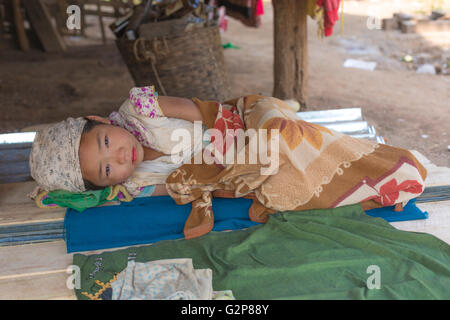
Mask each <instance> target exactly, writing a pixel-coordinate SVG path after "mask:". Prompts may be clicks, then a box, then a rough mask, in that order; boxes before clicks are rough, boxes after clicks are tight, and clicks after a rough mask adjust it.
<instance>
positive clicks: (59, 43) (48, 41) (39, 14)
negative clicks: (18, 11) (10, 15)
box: [23, 0, 66, 52]
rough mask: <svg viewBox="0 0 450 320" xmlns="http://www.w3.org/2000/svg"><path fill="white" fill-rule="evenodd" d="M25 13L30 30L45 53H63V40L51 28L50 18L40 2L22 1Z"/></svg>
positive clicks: (38, 0)
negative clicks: (35, 35) (33, 32)
mask: <svg viewBox="0 0 450 320" xmlns="http://www.w3.org/2000/svg"><path fill="white" fill-rule="evenodd" d="M23 5H24V7H25V12H26V14H27V17H28V20H29V21H30V23H31V26H32V28H33V29H34V31H35V32H36V34H37V36H38V38H39V41H40V42H41V43H42V46H43V47H44V50H45V51H46V52H63V51H65V50H66V44H65V43H64V39H63V38H62V37H61V36H60V35H59V33H58V31H57V30H56V28H55V27H54V26H53V24H52V21H51V16H50V14H49V12H48V10H47V7H46V6H45V4H44V2H43V1H42V0H25V1H23Z"/></svg>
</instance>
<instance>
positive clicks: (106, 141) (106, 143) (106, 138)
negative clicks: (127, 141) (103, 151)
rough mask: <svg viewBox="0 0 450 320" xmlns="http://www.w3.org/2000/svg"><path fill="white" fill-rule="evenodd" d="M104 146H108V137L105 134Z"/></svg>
mask: <svg viewBox="0 0 450 320" xmlns="http://www.w3.org/2000/svg"><path fill="white" fill-rule="evenodd" d="M105 146H107V147H109V139H108V137H107V136H105Z"/></svg>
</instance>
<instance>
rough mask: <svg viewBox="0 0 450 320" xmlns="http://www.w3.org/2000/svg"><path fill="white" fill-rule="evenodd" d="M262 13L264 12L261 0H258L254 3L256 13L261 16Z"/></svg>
mask: <svg viewBox="0 0 450 320" xmlns="http://www.w3.org/2000/svg"><path fill="white" fill-rule="evenodd" d="M263 14H264V5H263V0H258V2H257V3H256V15H257V16H262V15H263Z"/></svg>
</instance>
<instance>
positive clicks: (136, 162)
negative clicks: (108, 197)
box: [30, 86, 426, 237]
mask: <svg viewBox="0 0 450 320" xmlns="http://www.w3.org/2000/svg"><path fill="white" fill-rule="evenodd" d="M197 121H201V123H202V126H200V127H199V126H198V122H197ZM177 129H182V130H181V132H186V133H188V135H189V136H190V137H191V138H193V139H190V140H188V141H187V140H183V143H180V139H179V136H178V138H177V137H175V139H173V138H172V134H173V133H174V131H175V130H177ZM227 129H233V130H235V131H232V132H238V131H239V129H242V130H241V131H240V132H244V131H245V132H250V131H252V130H253V131H252V132H257V133H258V134H259V132H261V131H264V130H262V129H265V132H267V136H263V138H261V137H260V136H258V139H262V140H258V141H260V142H261V141H263V142H264V141H265V142H266V144H267V145H266V149H265V150H266V155H268V157H269V159H268V158H267V157H266V159H265V160H264V161H263V160H262V159H260V158H259V157H256V158H257V159H256V162H255V161H254V162H250V163H249V162H248V161H249V160H248V159H251V158H252V154H254V153H257V152H259V153H258V155H261V154H264V152H263V151H261V150H258V151H257V152H256V151H255V149H253V145H252V143H250V142H249V141H254V140H253V139H250V138H249V139H244V140H242V141H245V142H243V144H240V142H238V137H233V136H231V139H230V137H229V131H227ZM198 130H200V132H198ZM177 132H180V130H178V131H177ZM198 135H200V136H201V137H202V138H200V139H196V138H195V137H196V136H197V137H198ZM211 136H213V138H214V139H211ZM218 141H222V142H223V141H226V142H225V143H218ZM269 141H270V143H269ZM273 141H276V143H274V144H273V145H272V142H273ZM213 142H214V143H213ZM205 146H206V147H205ZM211 146H212V148H210V147H211ZM258 146H259V145H258ZM208 148H209V149H208ZM235 148H236V149H235ZM206 149H208V150H209V151H210V153H209V154H210V155H212V158H213V160H215V161H213V162H211V161H210V162H208V161H206V162H205V161H201V160H202V159H203V158H202V157H200V162H199V161H198V158H197V157H196V156H197V155H198V154H203V156H204V155H205V152H204V151H205V150H206ZM234 150H236V156H235V155H234V154H233V155H232V156H231V159H233V160H236V159H237V158H239V157H238V156H237V154H238V153H239V152H240V154H241V155H244V159H247V160H244V162H242V161H241V162H240V161H239V160H238V161H231V162H224V159H225V158H226V156H228V154H230V153H231V152H232V151H234ZM202 151H203V152H202ZM274 155H276V157H274ZM174 159H176V160H174ZM209 159H211V157H210V158H209ZM227 159H228V158H227ZM241 159H242V158H241ZM267 159H268V160H267ZM245 161H247V162H245ZM274 163H276V165H274ZM30 169H31V175H32V177H33V178H34V179H35V180H36V181H37V183H38V184H39V185H40V187H41V188H42V189H44V190H47V191H51V190H58V189H63V190H67V191H70V192H74V193H77V192H83V191H85V190H95V189H100V188H105V187H106V186H114V185H118V184H121V185H123V186H124V187H125V188H126V190H127V191H128V192H129V193H130V194H131V195H132V196H133V197H136V196H138V195H139V193H140V192H141V191H142V190H143V189H144V188H145V187H148V186H151V188H152V189H153V193H152V195H155V196H156V195H170V196H171V197H172V198H173V199H174V200H175V201H176V203H177V204H185V203H189V202H192V211H191V215H190V216H189V218H188V221H187V222H186V226H185V235H186V237H195V236H199V235H201V234H204V233H206V232H208V231H209V230H211V229H212V226H213V215H212V209H211V197H212V196H213V195H214V196H219V197H250V198H252V199H253V200H254V201H253V205H252V207H251V208H250V211H249V216H250V219H251V220H253V221H258V222H265V221H267V219H268V216H267V215H268V214H270V213H274V212H276V211H286V210H308V209H315V208H333V207H338V206H344V205H349V204H355V203H361V204H362V206H363V208H364V209H372V208H376V207H382V206H392V205H400V206H401V205H404V204H405V203H406V202H407V201H408V200H410V199H412V198H415V197H417V196H418V195H420V194H421V193H422V192H423V186H424V180H425V178H426V170H425V168H424V167H423V166H422V165H421V164H420V163H419V162H418V161H417V159H416V158H415V157H414V156H413V155H412V154H411V153H410V152H409V151H408V150H405V149H402V148H397V147H392V146H388V145H384V144H378V143H376V142H374V141H369V140H364V139H356V138H352V137H350V136H347V135H345V134H342V133H339V132H336V131H333V130H329V129H327V128H324V127H321V126H319V125H316V124H312V123H308V122H306V121H303V120H301V119H300V118H299V117H298V115H297V114H296V113H295V112H294V110H293V109H292V108H291V107H290V106H289V105H287V104H286V103H285V102H283V101H281V100H279V99H276V98H272V97H263V96H259V95H250V96H245V97H239V98H236V99H232V100H229V101H225V102H223V103H219V102H214V101H201V100H198V99H196V98H193V99H192V100H191V99H184V98H175V97H167V96H158V94H157V92H155V89H154V87H153V86H150V87H142V88H132V89H131V91H130V95H129V98H128V99H127V100H126V101H125V102H124V103H123V104H122V106H121V107H120V109H119V110H118V111H117V112H113V113H111V114H110V115H109V117H108V118H107V119H106V118H102V117H99V116H88V117H86V118H77V119H73V118H68V119H67V120H65V121H62V122H60V123H57V124H54V125H51V126H49V127H47V128H45V129H44V130H42V131H39V132H38V133H37V134H36V137H35V141H34V142H33V146H32V150H31V153H30ZM264 170H265V173H264V174H262V172H264ZM147 189H148V188H147ZM189 230H190V231H189Z"/></svg>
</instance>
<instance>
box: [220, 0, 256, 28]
mask: <svg viewBox="0 0 450 320" xmlns="http://www.w3.org/2000/svg"><path fill="white" fill-rule="evenodd" d="M221 6H224V7H225V8H226V14H227V15H228V16H230V17H232V18H234V19H237V20H239V21H241V22H242V23H243V24H244V25H246V26H247V27H254V28H258V27H260V26H261V15H262V14H264V6H263V3H262V0H218V1H217V7H218V8H220V7H221Z"/></svg>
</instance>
